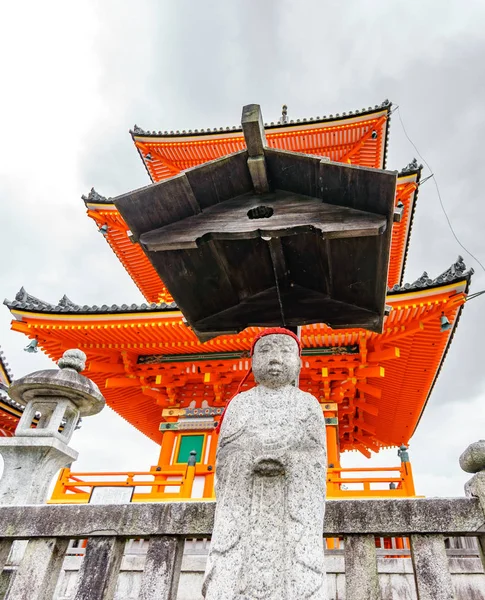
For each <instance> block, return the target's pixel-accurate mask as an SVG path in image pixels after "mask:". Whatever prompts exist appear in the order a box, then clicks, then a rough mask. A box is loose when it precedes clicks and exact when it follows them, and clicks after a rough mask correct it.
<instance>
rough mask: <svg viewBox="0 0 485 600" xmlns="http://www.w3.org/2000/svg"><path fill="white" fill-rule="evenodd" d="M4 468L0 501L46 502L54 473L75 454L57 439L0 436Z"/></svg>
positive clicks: (75, 457)
mask: <svg viewBox="0 0 485 600" xmlns="http://www.w3.org/2000/svg"><path fill="white" fill-rule="evenodd" d="M0 454H1V455H2V457H3V462H4V468H3V475H2V478H1V479H0V504H17V505H22V504H41V503H43V502H45V500H46V498H47V495H48V492H49V486H50V485H51V483H52V480H53V478H54V476H55V474H56V473H57V472H58V471H59V470H60V469H62V468H63V467H67V466H68V465H69V464H70V463H72V462H73V461H74V460H76V459H77V457H78V453H77V452H76V450H73V449H72V448H70V447H69V446H67V445H66V444H64V443H63V442H61V441H60V440H58V439H57V438H44V437H41V438H34V437H26V438H21V437H13V438H0Z"/></svg>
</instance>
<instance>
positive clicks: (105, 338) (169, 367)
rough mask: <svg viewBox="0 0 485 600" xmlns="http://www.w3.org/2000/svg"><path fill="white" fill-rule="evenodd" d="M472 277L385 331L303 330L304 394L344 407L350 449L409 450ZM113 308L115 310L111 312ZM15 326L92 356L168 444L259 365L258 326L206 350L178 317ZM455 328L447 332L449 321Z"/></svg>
mask: <svg viewBox="0 0 485 600" xmlns="http://www.w3.org/2000/svg"><path fill="white" fill-rule="evenodd" d="M468 284H469V277H467V276H464V277H463V278H462V279H461V280H458V281H454V282H452V283H445V284H443V285H433V286H432V287H427V288H426V287H425V288H423V289H411V290H403V291H399V292H396V293H391V294H389V295H388V297H387V300H386V302H387V304H389V305H390V306H391V307H392V309H391V312H390V314H389V316H388V317H387V318H386V321H385V326H384V333H382V334H375V333H371V332H368V331H364V330H360V329H349V330H338V331H337V330H332V329H330V328H328V327H327V326H325V325H323V324H314V325H307V326H304V327H303V328H302V336H301V337H302V342H303V347H304V356H303V369H302V373H301V379H300V387H301V388H302V389H303V390H305V391H308V392H310V393H312V394H314V395H315V396H316V397H317V398H319V400H320V401H321V402H322V403H336V404H337V406H338V422H339V426H338V429H339V437H340V446H341V450H342V451H344V450H352V449H360V450H361V451H368V450H369V449H370V450H375V451H377V450H379V448H382V447H388V446H398V445H400V444H402V443H408V442H409V439H410V438H411V436H412V434H413V432H414V430H415V427H416V425H417V423H418V421H419V418H420V415H421V413H422V410H423V408H424V406H425V404H426V401H427V399H428V397H429V394H430V392H431V389H432V387H433V385H434V382H435V379H436V377H437V375H438V372H439V370H440V368H441V364H442V362H443V359H444V356H445V354H446V351H447V349H448V346H449V343H450V340H451V338H452V336H453V333H454V330H455V326H456V323H457V319H458V316H459V314H460V311H461V307H462V305H463V303H464V301H465V298H466V293H467V291H468ZM106 308H107V307H106ZM11 311H12V314H13V316H14V317H15V320H14V321H13V324H12V328H13V329H15V330H17V331H21V332H23V333H25V334H26V335H27V336H28V337H30V338H31V339H34V338H35V339H37V341H38V344H39V347H41V348H42V349H43V350H44V352H45V353H46V354H48V355H49V356H50V357H51V358H52V359H53V360H58V359H59V358H60V356H61V355H62V353H63V352H64V351H65V350H66V349H68V348H72V347H78V348H81V349H82V350H83V351H84V352H86V354H87V356H88V370H87V372H86V374H87V375H88V376H89V377H91V378H92V379H93V380H94V381H95V382H96V383H97V384H98V386H99V387H100V389H101V390H102V392H103V394H104V395H105V397H106V400H107V403H108V405H109V406H110V407H111V408H112V409H113V410H115V411H116V412H117V413H118V414H119V415H121V416H122V417H123V418H124V419H126V420H127V421H129V422H130V423H131V424H133V425H134V426H135V427H136V428H137V429H139V430H140V431H141V432H142V433H144V434H146V435H147V436H148V437H149V438H150V439H152V440H153V441H155V442H157V443H160V441H161V433H160V431H159V424H160V421H161V420H162V417H161V413H162V410H163V409H164V408H169V407H182V408H183V407H189V406H195V407H202V406H215V407H218V406H219V407H223V406H224V405H225V403H226V402H227V400H228V399H229V398H230V397H231V396H232V395H233V394H234V392H235V391H236V389H237V386H238V384H239V381H240V380H241V378H242V376H243V375H244V373H245V372H246V370H247V369H248V367H249V361H248V358H247V351H248V349H249V347H250V344H251V341H252V339H253V337H254V335H255V334H256V333H257V332H258V331H259V329H258V328H248V329H246V330H245V331H243V332H241V333H240V334H238V335H232V336H220V337H218V338H215V339H213V340H211V341H209V342H206V343H204V344H201V343H200V342H198V340H197V338H196V337H195V335H194V334H193V332H192V331H191V330H190V329H189V328H188V327H187V326H186V325H185V324H184V323H183V320H182V315H181V313H180V312H179V311H177V310H167V309H166V308H165V309H163V310H151V309H150V307H146V308H145V309H140V310H138V311H133V312H129V311H127V312H111V313H110V312H109V310H107V311H104V312H98V313H96V314H90V313H89V312H84V313H83V312H82V311H81V310H80V309H79V307H77V309H73V310H72V311H67V312H66V311H64V312H63V313H62V314H52V312H50V311H43V310H42V308H40V309H36V310H20V309H18V308H14V307H11ZM443 313H444V314H445V315H446V317H447V318H448V319H449V321H450V323H451V325H452V326H451V328H450V329H449V330H447V331H441V330H440V326H441V323H440V317H441V316H442V314H443Z"/></svg>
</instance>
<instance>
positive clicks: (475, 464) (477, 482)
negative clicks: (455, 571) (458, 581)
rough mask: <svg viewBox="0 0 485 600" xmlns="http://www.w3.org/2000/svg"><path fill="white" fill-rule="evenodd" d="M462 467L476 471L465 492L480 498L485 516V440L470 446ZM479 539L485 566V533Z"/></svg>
mask: <svg viewBox="0 0 485 600" xmlns="http://www.w3.org/2000/svg"><path fill="white" fill-rule="evenodd" d="M460 467H461V468H462V469H463V470H464V471H465V472H466V473H474V475H473V477H472V478H471V479H470V480H469V481H467V482H466V484H465V494H466V495H467V496H469V497H470V496H473V497H474V498H478V500H479V501H480V506H481V507H482V511H483V515H484V518H485V440H479V441H478V442H474V443H473V444H470V445H469V446H468V448H467V449H466V450H465V452H463V454H462V455H461V456H460ZM477 539H478V543H479V546H480V550H481V559H482V563H483V567H484V568H485V535H484V534H482V535H478V536H477Z"/></svg>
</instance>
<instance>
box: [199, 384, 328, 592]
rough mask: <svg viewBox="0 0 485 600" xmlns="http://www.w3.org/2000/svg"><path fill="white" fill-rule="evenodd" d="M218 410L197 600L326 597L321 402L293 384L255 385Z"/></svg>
mask: <svg viewBox="0 0 485 600" xmlns="http://www.w3.org/2000/svg"><path fill="white" fill-rule="evenodd" d="M226 410H227V413H226V415H225V417H224V421H223V423H222V427H221V433H220V437H219V446H218V450H217V462H216V498H217V508H216V515H215V525H214V531H213V535H212V542H211V548H210V552H209V557H208V563H207V569H206V575H205V580H204V585H203V594H204V597H205V599H206V600H233V599H236V598H237V599H238V600H259V599H265V600H303V599H306V598H308V599H311V600H326V598H327V586H326V577H325V569H324V558H323V517H324V510H325V489H326V446H325V420H324V418H323V413H322V409H321V406H320V404H319V403H318V401H317V400H316V398H314V397H313V396H312V395H311V394H307V393H306V392H302V391H301V390H299V389H297V388H295V387H293V386H285V387H284V388H279V389H276V390H269V389H268V388H265V387H263V386H257V387H255V388H253V389H252V390H250V391H248V392H243V393H241V394H238V395H237V396H236V397H235V398H234V399H233V400H232V401H231V403H230V404H229V406H228V407H227V409H226Z"/></svg>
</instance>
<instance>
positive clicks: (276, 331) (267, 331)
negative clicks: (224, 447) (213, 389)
mask: <svg viewBox="0 0 485 600" xmlns="http://www.w3.org/2000/svg"><path fill="white" fill-rule="evenodd" d="M274 334H279V335H288V336H290V337H292V338H293V339H294V340H295V342H296V343H297V344H298V353H299V355H300V356H301V342H300V339H299V338H298V336H297V335H296V334H294V333H293V332H292V331H290V330H289V329H283V327H268V329H264V330H263V331H261V333H258V335H257V336H256V337H255V338H254V340H253V343H252V344H251V350H250V354H249V355H250V356H252V355H253V354H254V347H255V346H256V344H257V342H259V340H260V339H261V338H263V337H265V336H267V335H274ZM250 373H251V367H249V369H248V370H247V372H246V374H245V375H244V377H243V378H242V379H241V382H240V383H239V385H238V386H237V390H236V393H235V394H234V396H233V397H232V398H230V399H229V400H228V401H227V404H226V408H225V409H224V412H223V413H222V416H221V419H220V421H219V423H218V425H217V427H216V433H217V434H218V433H219V432H220V430H221V425H222V421H223V420H224V415H225V414H226V410H227V407H228V406H229V403H230V402H231V400H233V398H235V397H236V396H237V395H238V394H239V392H240V391H241V388H242V386H243V384H244V383H245V382H246V379H247V378H248V377H249V374H250Z"/></svg>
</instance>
